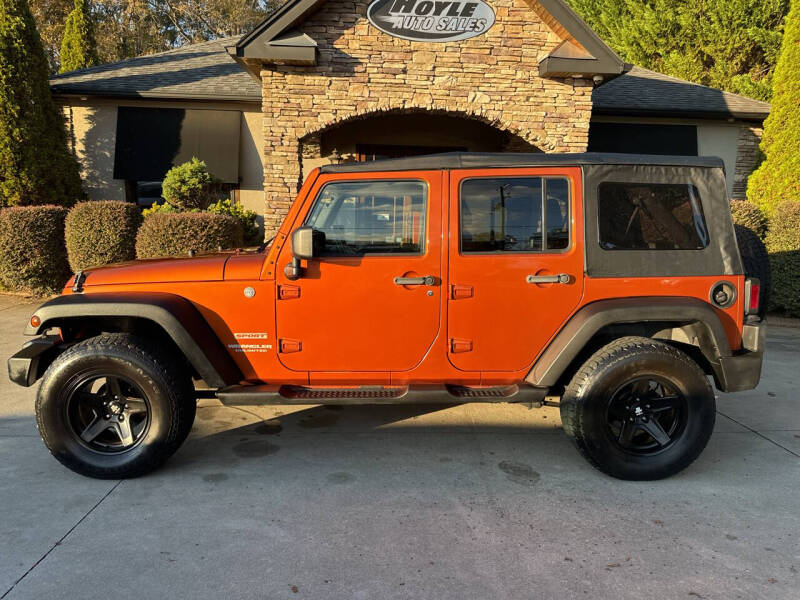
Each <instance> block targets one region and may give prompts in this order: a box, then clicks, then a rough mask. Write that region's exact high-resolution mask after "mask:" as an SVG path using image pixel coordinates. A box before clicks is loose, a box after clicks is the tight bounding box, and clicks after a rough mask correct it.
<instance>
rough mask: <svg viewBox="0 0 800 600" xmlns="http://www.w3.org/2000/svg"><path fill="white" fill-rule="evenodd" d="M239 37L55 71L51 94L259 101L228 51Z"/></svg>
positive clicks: (257, 87)
mask: <svg viewBox="0 0 800 600" xmlns="http://www.w3.org/2000/svg"><path fill="white" fill-rule="evenodd" d="M238 40H239V37H238V36H236V37H229V38H222V39H218V40H213V41H210V42H200V43H198V44H191V45H188V46H181V47H180V48H176V49H175V50H169V51H167V52H159V53H158V54H149V55H146V56H137V57H136V58H131V59H128V60H123V61H121V62H116V63H109V64H105V65H98V66H96V67H89V68H88V69H81V70H78V71H71V72H69V73H64V74H63V75H56V76H54V77H52V78H51V79H50V89H51V90H52V91H53V93H54V94H70V95H92V96H106V97H123V98H164V99H187V100H228V101H244V102H260V101H261V84H260V83H259V81H258V80H257V79H255V78H254V77H252V76H251V75H248V74H247V73H246V72H245V71H243V70H242V69H241V67H240V66H239V65H237V64H236V62H235V61H234V60H233V59H231V57H230V56H228V53H227V51H226V50H225V46H232V45H234V44H235V43H236V42H237V41H238Z"/></svg>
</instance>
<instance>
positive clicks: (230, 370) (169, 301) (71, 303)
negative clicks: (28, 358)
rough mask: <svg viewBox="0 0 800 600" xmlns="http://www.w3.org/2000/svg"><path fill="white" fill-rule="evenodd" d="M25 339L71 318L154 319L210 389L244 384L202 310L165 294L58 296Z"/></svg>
mask: <svg viewBox="0 0 800 600" xmlns="http://www.w3.org/2000/svg"><path fill="white" fill-rule="evenodd" d="M35 314H36V315H37V316H38V317H39V318H40V319H41V323H40V325H38V326H37V327H34V326H33V325H31V324H30V322H29V323H28V325H27V327H26V328H25V335H38V334H40V333H42V332H44V331H46V330H47V329H49V328H50V327H55V326H57V325H58V324H59V323H61V322H64V321H66V320H78V319H86V318H102V317H110V318H114V317H131V318H136V319H144V320H147V321H152V322H153V323H155V324H157V325H158V326H160V327H161V328H162V329H163V330H164V331H165V332H166V333H167V335H169V337H170V338H171V339H172V340H173V341H174V342H175V344H176V345H177V346H178V348H179V349H180V351H181V352H183V354H184V355H185V356H186V358H187V359H188V360H189V363H190V364H191V365H192V367H194V369H195V370H196V371H197V373H198V374H199V375H200V377H202V378H203V381H205V382H206V384H207V385H208V386H209V387H213V388H223V387H226V386H228V385H233V384H236V383H239V382H240V381H241V379H242V375H241V372H240V371H239V368H238V367H237V366H236V363H234V362H233V359H232V358H231V357H230V355H229V354H228V352H227V351H226V350H225V348H224V346H223V345H222V342H220V340H219V338H218V337H217V335H216V334H215V333H214V331H213V330H212V329H211V326H210V325H209V324H208V322H207V321H206V320H205V319H204V318H203V316H202V315H201V314H200V312H199V311H198V310H197V308H196V307H195V306H194V305H193V304H192V303H191V302H189V301H188V300H187V299H186V298H183V297H181V296H178V295H175V294H169V293H165V292H99V293H95V294H91V293H90V294H71V295H66V296H58V297H57V298H53V299H52V300H49V301H48V302H45V303H44V304H42V305H41V306H40V307H39V308H38V309H36V313H35Z"/></svg>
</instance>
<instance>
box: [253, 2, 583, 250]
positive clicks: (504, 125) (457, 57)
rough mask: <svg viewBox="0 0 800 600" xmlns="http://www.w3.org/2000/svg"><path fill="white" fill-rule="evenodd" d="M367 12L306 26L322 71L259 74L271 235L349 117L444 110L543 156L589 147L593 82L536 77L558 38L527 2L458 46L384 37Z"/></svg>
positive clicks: (347, 9)
mask: <svg viewBox="0 0 800 600" xmlns="http://www.w3.org/2000/svg"><path fill="white" fill-rule="evenodd" d="M367 5H368V0H360V1H357V2H348V1H338V0H337V1H331V2H327V3H325V4H324V5H323V6H322V7H321V8H320V10H319V11H318V12H317V13H315V14H314V15H312V16H311V17H310V18H309V20H307V21H306V22H305V23H304V24H303V25H302V26H301V30H302V31H304V32H305V33H307V34H308V35H309V36H311V37H312V38H313V39H314V40H316V41H317V44H318V55H317V56H318V61H317V62H318V64H317V65H315V66H291V65H273V64H265V65H263V66H262V67H261V80H262V86H263V90H262V98H263V115H264V144H265V148H264V159H265V167H264V190H265V193H266V209H265V217H264V220H265V229H266V234H267V235H268V236H269V235H270V233H271V232H274V231H275V230H277V228H278V226H279V225H280V223H281V221H282V219H283V217H284V215H285V214H286V211H287V210H288V208H289V206H290V204H291V202H292V200H293V199H294V196H295V194H296V193H297V189H298V187H299V185H300V183H301V182H300V177H301V172H302V160H303V158H304V157H305V158H310V157H312V156H314V155H315V153H318V152H319V141H318V140H319V136H318V134H319V132H320V131H322V130H324V129H326V128H328V127H331V126H335V124H336V123H338V122H340V121H343V120H346V119H352V118H356V117H359V116H361V115H363V116H371V115H375V114H380V112H382V111H390V110H409V109H417V110H418V109H423V110H431V111H446V112H448V113H449V114H453V115H460V116H463V117H465V118H472V119H478V120H480V121H482V122H484V123H488V124H490V125H492V126H494V127H497V128H498V129H501V130H504V131H508V132H510V133H512V134H515V135H518V136H519V137H521V138H523V139H524V140H525V141H527V142H528V143H530V144H533V145H535V146H536V147H538V148H540V149H542V150H544V151H546V152H583V151H585V150H586V147H587V143H588V135H589V120H590V118H591V112H592V100H591V94H592V88H593V84H592V81H591V80H590V79H579V78H576V79H572V78H568V79H544V78H540V77H539V76H538V62H539V60H540V59H541V58H542V57H543V56H545V55H546V54H547V53H548V52H550V51H552V50H553V48H555V46H557V45H558V44H559V43H560V42H561V39H560V38H559V37H558V36H557V35H556V34H554V33H553V32H552V31H551V30H550V29H549V28H548V27H547V25H545V24H544V23H543V22H542V21H541V19H540V18H539V16H538V15H537V14H536V13H535V12H534V11H533V10H532V9H531V8H530V7H529V6H528V4H526V3H525V1H524V0H493V1H492V3H491V6H492V8H493V9H494V10H495V13H496V15H497V20H496V22H495V25H494V26H493V27H492V28H491V29H490V30H489V31H488V32H487V33H486V34H485V35H482V36H478V37H474V38H472V39H469V40H463V41H459V42H452V43H420V42H410V41H407V40H402V39H398V38H394V37H391V36H389V35H386V34H385V33H383V32H381V31H379V30H378V29H376V28H374V27H373V26H372V25H371V24H370V23H369V21H367V19H366V10H367ZM304 140H306V141H307V142H308V144H304V143H303V141H304Z"/></svg>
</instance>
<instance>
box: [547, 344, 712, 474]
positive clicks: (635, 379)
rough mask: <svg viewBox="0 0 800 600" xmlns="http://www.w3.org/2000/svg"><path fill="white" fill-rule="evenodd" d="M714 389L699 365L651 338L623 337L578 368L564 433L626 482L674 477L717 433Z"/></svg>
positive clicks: (565, 405) (568, 394) (567, 398)
mask: <svg viewBox="0 0 800 600" xmlns="http://www.w3.org/2000/svg"><path fill="white" fill-rule="evenodd" d="M715 411H716V406H715V401H714V392H713V390H712V389H711V386H710V384H709V382H708V379H707V378H706V375H705V374H704V373H703V371H702V370H701V369H700V367H699V366H698V365H697V363H696V362H694V361H693V360H692V359H691V358H689V356H687V355H686V354H685V353H683V352H681V351H680V350H678V349H676V348H674V347H672V346H669V345H668V344H664V343H661V342H657V341H654V340H651V339H648V338H639V337H627V338H622V339H619V340H617V341H615V342H612V343H611V344H608V345H607V346H605V347H603V348H601V349H600V350H599V351H597V352H596V353H595V354H594V355H593V356H592V357H591V358H590V359H589V360H588V361H587V362H586V363H585V364H584V365H583V367H581V369H580V370H579V371H578V373H577V374H576V375H575V377H574V378H573V379H572V382H571V383H570V384H569V386H568V387H567V389H566V391H565V393H564V396H563V398H562V401H561V420H562V422H563V425H564V431H566V433H567V434H568V435H569V436H570V437H571V438H572V440H573V442H574V443H575V445H576V446H577V448H578V450H579V451H580V453H581V454H582V455H583V456H584V457H585V458H586V459H587V460H588V461H589V463H591V464H592V465H593V466H595V467H596V468H597V469H599V470H601V471H603V472H604V473H607V474H609V475H611V476H613V477H617V478H619V479H628V480H653V479H663V478H665V477H669V476H670V475H673V474H675V473H677V472H679V471H681V470H682V469H684V468H686V467H687V466H688V465H689V464H691V463H692V461H694V460H695V459H696V458H697V457H698V456H699V455H700V452H702V450H703V448H705V446H706V444H707V443H708V440H709V438H710V437H711V433H712V431H713V429H714V420H715Z"/></svg>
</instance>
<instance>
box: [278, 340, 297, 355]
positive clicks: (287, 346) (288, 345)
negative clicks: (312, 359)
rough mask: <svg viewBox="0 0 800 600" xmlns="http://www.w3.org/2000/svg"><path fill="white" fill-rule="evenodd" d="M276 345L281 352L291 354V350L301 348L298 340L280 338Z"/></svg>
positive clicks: (295, 350) (294, 350)
mask: <svg viewBox="0 0 800 600" xmlns="http://www.w3.org/2000/svg"><path fill="white" fill-rule="evenodd" d="M278 347H279V348H280V353H281V354H291V353H292V352H300V351H301V350H302V349H303V344H302V342H300V340H281V341H280V342H279V344H278Z"/></svg>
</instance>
